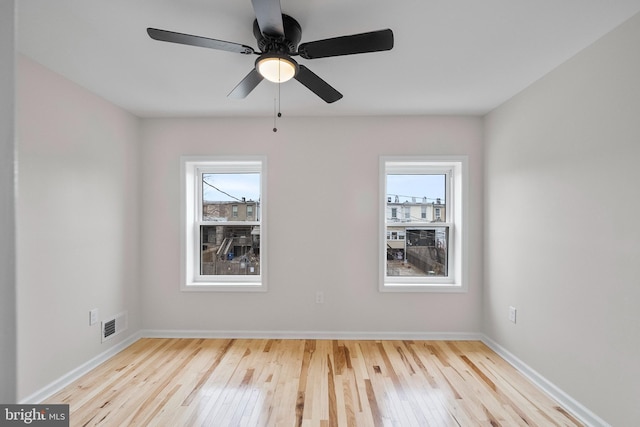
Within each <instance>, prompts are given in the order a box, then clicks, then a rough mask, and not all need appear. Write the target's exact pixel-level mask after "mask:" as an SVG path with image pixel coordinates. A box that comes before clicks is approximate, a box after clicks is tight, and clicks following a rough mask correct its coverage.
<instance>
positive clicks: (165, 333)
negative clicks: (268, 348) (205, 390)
mask: <svg viewBox="0 0 640 427" xmlns="http://www.w3.org/2000/svg"><path fill="white" fill-rule="evenodd" d="M140 335H141V337H144V338H239V339H250V338H253V339H318V340H321V339H327V340H443V341H480V340H481V339H482V335H481V334H479V333H475V332H342V331H207V330H186V331H185V330H174V329H167V330H159V329H147V330H142V331H140Z"/></svg>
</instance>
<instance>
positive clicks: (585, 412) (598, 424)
mask: <svg viewBox="0 0 640 427" xmlns="http://www.w3.org/2000/svg"><path fill="white" fill-rule="evenodd" d="M480 340H481V341H482V342H483V343H485V344H486V345H487V347H489V348H490V349H491V350H493V351H495V352H496V354H498V356H500V357H502V358H503V359H504V360H506V361H507V362H508V363H509V364H510V365H511V366H513V367H514V368H516V369H517V370H518V371H520V373H522V375H524V376H525V377H527V379H528V380H529V381H531V382H532V383H534V384H535V385H536V386H538V388H540V389H542V390H543V391H544V392H545V393H547V394H548V395H549V396H551V397H552V398H553V399H554V400H555V401H557V402H558V403H559V404H560V405H561V406H562V407H563V408H564V409H566V410H567V411H569V412H570V413H571V414H572V415H574V416H575V417H576V418H578V419H579V420H580V421H581V422H583V423H584V424H586V425H587V426H590V427H611V425H610V424H608V423H607V422H606V421H604V420H603V419H602V418H600V417H598V416H597V415H596V414H594V413H593V412H591V411H590V410H589V409H587V408H586V407H585V406H584V405H582V404H581V403H580V402H578V401H577V400H575V399H574V398H572V397H571V396H569V395H568V394H567V393H565V392H564V391H562V390H561V389H560V388H558V387H557V386H556V385H555V384H553V383H552V382H551V381H549V380H547V379H546V378H545V377H543V376H542V375H540V374H539V373H538V372H536V371H535V370H534V369H532V368H531V367H530V366H529V365H527V364H526V363H524V362H523V361H522V360H520V359H519V358H517V357H516V356H514V355H513V354H512V353H511V352H509V351H508V350H507V349H505V348H504V347H502V346H501V345H500V344H498V343H497V342H495V341H493V340H492V339H491V338H489V337H487V336H486V335H481V336H480Z"/></svg>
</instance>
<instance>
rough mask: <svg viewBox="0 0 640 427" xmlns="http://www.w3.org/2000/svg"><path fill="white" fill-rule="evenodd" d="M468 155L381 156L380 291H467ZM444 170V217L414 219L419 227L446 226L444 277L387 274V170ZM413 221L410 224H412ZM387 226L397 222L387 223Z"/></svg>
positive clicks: (390, 172)
mask: <svg viewBox="0 0 640 427" xmlns="http://www.w3.org/2000/svg"><path fill="white" fill-rule="evenodd" d="M467 164H468V160H467V156H381V157H380V173H379V175H380V185H379V187H380V197H379V198H378V199H379V200H380V205H379V250H378V253H379V267H380V272H379V290H380V291H381V292H466V291H467V276H468V274H467V271H468V267H467V265H468V260H467V258H468V257H467V252H468V248H467V246H468V243H467V235H468V230H467V224H468V221H467V216H468V215H467V211H468V203H467V193H468V191H467V188H468V184H467V182H468V172H467V169H468V166H467ZM411 173H415V174H428V173H444V174H447V179H446V194H445V202H446V209H445V216H446V218H444V219H445V220H444V221H443V222H438V223H428V222H425V223H424V224H423V223H420V222H418V223H416V224H415V225H416V226H418V227H422V226H424V227H427V228H429V227H442V226H446V227H448V228H449V237H448V242H447V245H448V251H449V252H448V256H447V261H448V263H449V265H448V268H447V271H448V276H447V277H432V276H420V277H408V276H387V240H386V239H387V221H386V205H387V203H386V201H387V174H411ZM412 225H413V224H412ZM389 226H397V224H392V222H390V223H389Z"/></svg>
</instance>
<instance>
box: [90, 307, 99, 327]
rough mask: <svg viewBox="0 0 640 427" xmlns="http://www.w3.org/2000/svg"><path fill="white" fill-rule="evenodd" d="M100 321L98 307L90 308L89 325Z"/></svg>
mask: <svg viewBox="0 0 640 427" xmlns="http://www.w3.org/2000/svg"><path fill="white" fill-rule="evenodd" d="M96 323H98V309H97V308H94V309H93V310H89V326H91V325H95V324H96Z"/></svg>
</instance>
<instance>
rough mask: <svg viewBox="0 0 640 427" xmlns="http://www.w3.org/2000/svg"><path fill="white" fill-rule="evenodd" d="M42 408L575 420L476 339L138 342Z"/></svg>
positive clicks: (169, 420) (179, 417) (317, 424)
mask: <svg viewBox="0 0 640 427" xmlns="http://www.w3.org/2000/svg"><path fill="white" fill-rule="evenodd" d="M45 403H52V404H53V403H67V404H69V405H70V412H71V413H70V419H71V425H72V426H108V427H110V426H133V425H136V426H138V425H139V426H163V427H164V426H216V427H218V426H220V427H223V426H251V427H254V426H313V427H321V426H330V427H333V426H348V427H351V426H365V427H369V426H394V427H395V426H402V427H405V426H441V427H455V426H458V427H460V426H463V427H464V426H474V427H475V426H491V427H494V426H509V427H510V426H523V427H524V426H526V427H533V426H541V427H546V426H571V427H580V426H582V424H581V423H580V422H579V421H578V420H577V419H576V418H575V417H574V416H572V415H571V414H570V413H569V412H568V411H567V410H566V409H564V408H562V407H560V406H559V405H558V403H557V402H555V401H553V400H552V399H551V398H549V397H548V396H547V395H546V394H545V393H543V392H542V391H540V390H539V389H537V388H536V386H535V385H533V384H532V383H531V382H529V381H528V380H527V379H526V378H525V377H524V376H523V375H522V374H520V373H519V372H518V371H516V370H515V369H514V368H513V367H512V366H511V365H509V364H508V363H507V362H506V361H504V360H503V359H502V358H500V357H499V356H498V355H497V354H496V353H494V352H493V351H491V350H490V349H489V348H487V347H486V346H485V345H484V344H483V343H481V342H479V341H411V340H407V341H397V340H388V341H375V340H370V341H368V340H362V341H346V340H311V339H308V340H282V339H141V340H139V341H137V342H136V343H134V344H132V345H131V346H130V347H128V348H127V349H125V350H124V351H122V352H121V353H119V354H117V355H116V356H114V357H113V358H111V359H110V360H108V361H107V362H105V363H103V364H102V365H100V366H98V367H97V368H95V369H94V370H93V371H91V372H90V373H88V374H86V375H85V376H83V377H82V378H80V379H78V380H77V381H75V382H74V383H72V384H70V385H69V386H67V387H65V388H64V389H63V390H61V391H60V392H58V393H56V394H55V395H54V396H52V397H51V398H50V399H48V400H47V402H45Z"/></svg>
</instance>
